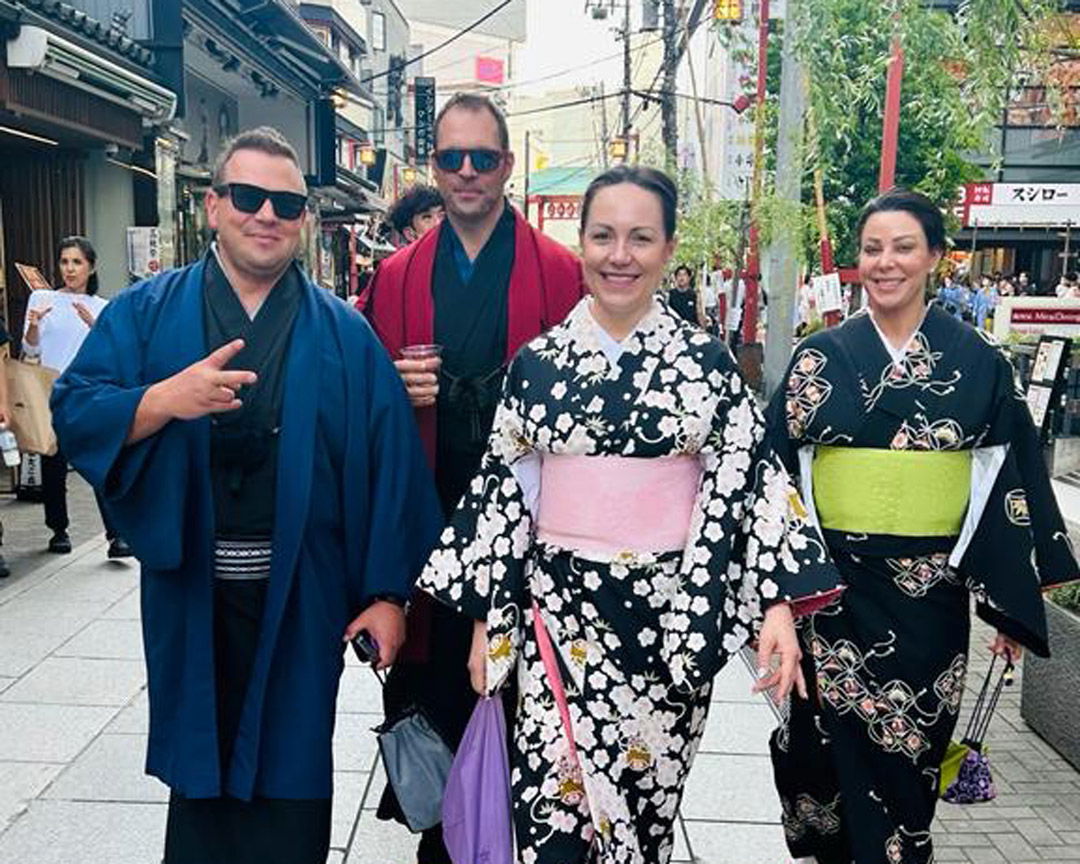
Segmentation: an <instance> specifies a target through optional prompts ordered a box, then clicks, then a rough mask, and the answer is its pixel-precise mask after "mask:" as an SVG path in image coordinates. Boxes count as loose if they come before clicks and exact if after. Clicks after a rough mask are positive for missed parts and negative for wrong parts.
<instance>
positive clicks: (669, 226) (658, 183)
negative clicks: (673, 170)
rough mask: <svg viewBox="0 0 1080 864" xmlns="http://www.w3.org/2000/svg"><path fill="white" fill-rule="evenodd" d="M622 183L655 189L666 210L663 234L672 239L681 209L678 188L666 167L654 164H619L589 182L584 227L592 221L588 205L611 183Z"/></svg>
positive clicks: (583, 206)
mask: <svg viewBox="0 0 1080 864" xmlns="http://www.w3.org/2000/svg"><path fill="white" fill-rule="evenodd" d="M620 183H633V184H634V185H635V186H640V187H641V188H642V189H644V190H646V191H647V192H652V193H653V195H655V196H656V197H657V198H659V199H660V206H661V207H662V208H663V211H664V236H665V237H666V238H667V239H668V240H670V239H671V238H672V237H674V236H675V222H676V219H677V215H678V209H679V190H678V189H676V188H675V184H674V183H673V182H672V180H671V178H670V177H668V175H667V174H665V173H664V172H663V171H657V170H656V169H655V168H641V167H638V166H636V165H617V166H615V167H614V168H612V169H611V170H610V171H605V172H604V173H603V174H601V175H600V176H599V177H597V178H596V179H595V180H593V181H592V183H590V184H589V188H588V189H586V190H585V197H584V198H583V199H582V202H581V230H582V231H584V230H585V223H586V222H588V221H589V208H591V207H592V202H593V198H595V197H596V193H597V192H599V191H600V190H601V189H606V188H607V187H608V186H618V185H619V184H620Z"/></svg>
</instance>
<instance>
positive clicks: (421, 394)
mask: <svg viewBox="0 0 1080 864" xmlns="http://www.w3.org/2000/svg"><path fill="white" fill-rule="evenodd" d="M394 365H395V366H396V367H397V370H398V373H399V374H400V375H401V380H402V381H404V382H405V390H406V392H407V393H408V394H409V401H410V402H412V404H413V407H414V408H426V407H428V406H429V405H434V404H435V399H436V397H437V396H438V395H439V376H438V375H437V374H436V373H437V372H438V371H439V367H440V366H441V365H442V360H441V359H440V358H439V357H425V358H424V359H423V360H395V361H394Z"/></svg>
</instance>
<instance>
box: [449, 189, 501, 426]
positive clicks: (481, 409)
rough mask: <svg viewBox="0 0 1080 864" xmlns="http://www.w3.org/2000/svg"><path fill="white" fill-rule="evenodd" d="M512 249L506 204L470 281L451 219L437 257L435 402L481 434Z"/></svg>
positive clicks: (493, 385) (493, 380)
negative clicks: (439, 350)
mask: <svg viewBox="0 0 1080 864" xmlns="http://www.w3.org/2000/svg"><path fill="white" fill-rule="evenodd" d="M455 250H456V252H457V255H455ZM514 251H515V249H514V212H513V210H512V209H511V208H510V207H509V206H508V205H507V206H506V207H505V209H504V210H503V214H502V217H501V218H500V219H499V221H498V223H497V225H496V227H495V230H494V231H493V232H492V234H491V237H489V238H488V241H487V243H486V244H484V247H483V249H481V250H480V254H479V255H477V257H476V259H475V261H474V262H473V267H472V274H471V275H470V277H469V279H468V281H465V280H464V279H462V271H461V268H460V267H459V266H458V262H457V260H456V257H458V256H460V254H461V252H462V250H461V249H460V241H459V240H458V238H457V236H456V235H455V234H454V230H453V227H452V226H451V225H450V223H449V222H446V223H444V225H443V231H442V234H441V235H440V237H439V249H438V254H437V256H436V260H435V272H434V277H433V286H432V287H433V294H434V301H435V339H436V341H437V342H439V343H440V344H441V345H442V346H443V365H442V370H441V377H442V378H443V382H442V384H443V386H442V391H441V392H440V396H439V401H440V403H441V405H442V407H443V410H444V411H445V410H449V411H451V412H455V413H459V414H461V415H464V416H467V417H468V418H470V419H471V420H472V425H473V426H474V427H475V428H474V431H476V432H477V434H478V435H479V436H480V437H482V438H486V437H487V433H486V431H485V430H483V429H481V428H480V427H481V426H483V425H484V424H483V423H482V422H480V418H482V417H483V416H484V415H485V414H489V413H492V412H494V410H495V405H496V403H497V402H498V398H499V393H500V391H501V388H502V367H503V364H504V362H505V359H506V339H507V326H508V302H509V300H508V296H509V287H510V275H511V272H512V270H513V266H514Z"/></svg>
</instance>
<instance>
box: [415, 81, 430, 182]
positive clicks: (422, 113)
mask: <svg viewBox="0 0 1080 864" xmlns="http://www.w3.org/2000/svg"><path fill="white" fill-rule="evenodd" d="M413 90H414V92H415V97H416V164H417V165H427V164H428V161H429V160H430V159H431V151H432V150H434V149H435V79H434V78H427V77H422V76H421V77H417V78H416V80H415V83H414V84H413Z"/></svg>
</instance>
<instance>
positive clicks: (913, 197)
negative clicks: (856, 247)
mask: <svg viewBox="0 0 1080 864" xmlns="http://www.w3.org/2000/svg"><path fill="white" fill-rule="evenodd" d="M897 210H902V211H904V212H905V213H910V214H911V215H912V216H914V217H915V218H916V219H918V220H919V225H921V226H922V230H923V235H924V236H925V237H926V245H927V246H929V247H930V249H931V250H935V251H938V252H944V251H945V219H944V217H943V216H942V215H941V208H939V207H938V206H937V205H936V204H935V203H934V202H933V201H931V200H930V199H929V198H927V197H926V196H925V195H922V194H920V193H918V192H912V191H911V190H910V189H899V188H896V189H890V190H889V191H888V192H883V193H881V194H880V195H878V196H877V198H874V199H873V200H872V201H870V202H869V203H868V204H867V205H866V206H865V207H863V209H862V213H861V214H859V223H858V225H856V227H855V236H856V237H857V238H858V240H859V242H860V243H862V232H863V228H865V227H866V220H867V219H869V218H870V217H871V216H873V215H874V214H875V213H895V212H896V211H897Z"/></svg>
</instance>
